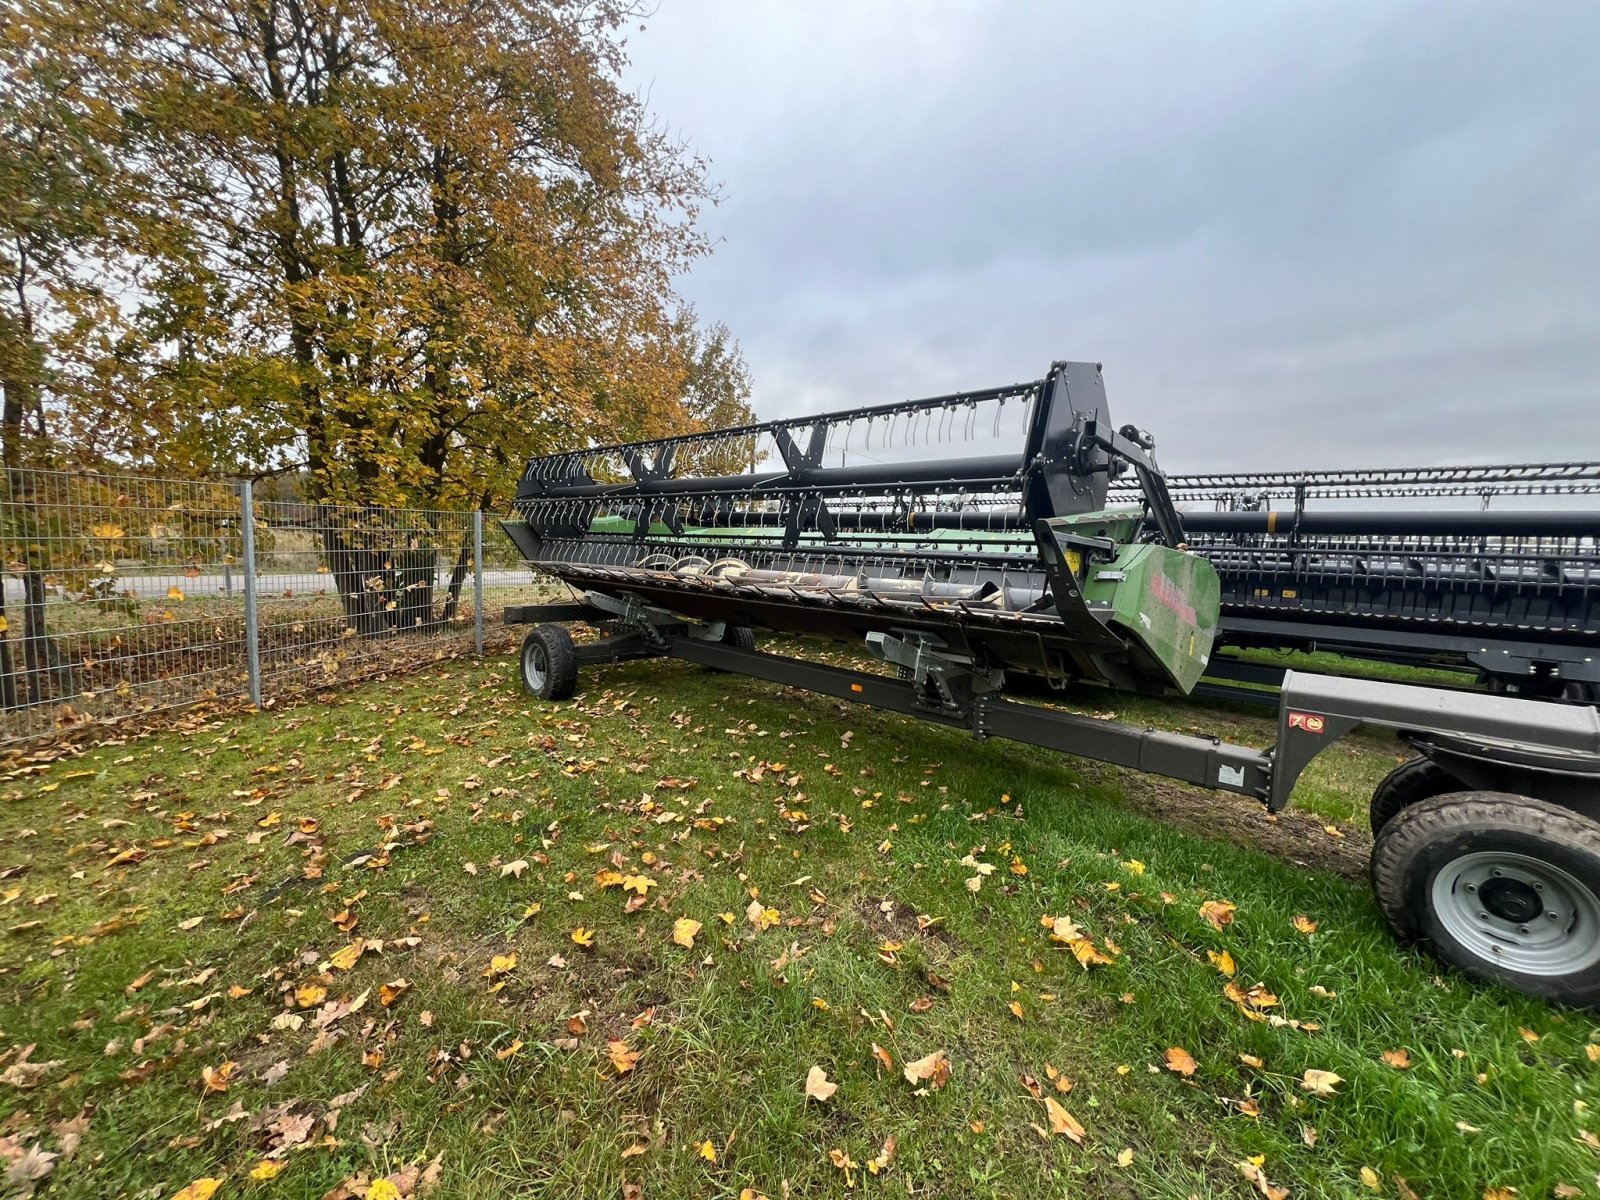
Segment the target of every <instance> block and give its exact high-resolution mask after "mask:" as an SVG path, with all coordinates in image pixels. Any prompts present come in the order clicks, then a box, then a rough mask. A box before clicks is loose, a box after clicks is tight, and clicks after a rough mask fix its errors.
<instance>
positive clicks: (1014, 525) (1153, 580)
mask: <svg viewBox="0 0 1600 1200" xmlns="http://www.w3.org/2000/svg"><path fill="white" fill-rule="evenodd" d="M1006 434H1011V435H1012V436H1014V437H1015V438H1017V440H1018V441H1019V442H1020V444H1021V446H1022V449H1021V451H1020V452H1018V451H1017V450H1016V449H1012V450H1011V452H1010V453H1004V452H995V453H977V452H972V453H966V454H952V452H953V451H957V450H960V449H962V448H963V447H967V448H971V449H973V450H982V449H992V448H993V443H995V442H996V441H998V440H1000V438H1002V437H1004V436H1005V435H1006ZM984 443H989V445H985V444H984ZM930 444H931V445H938V446H941V447H943V448H944V451H945V454H946V457H941V458H915V457H912V456H911V453H912V452H913V451H915V450H916V449H918V448H919V447H920V446H926V445H930ZM1153 445H1154V444H1153V442H1152V440H1151V439H1150V437H1149V435H1147V434H1144V433H1141V432H1140V431H1138V430H1137V429H1135V428H1134V427H1132V426H1125V427H1123V428H1122V429H1120V430H1119V429H1117V428H1116V427H1115V426H1113V425H1112V423H1111V418H1110V413H1109V409H1108V406H1107V403H1106V394H1105V386H1104V383H1103V381H1102V379H1101V373H1100V368H1099V366H1098V365H1096V364H1093V363H1056V364H1054V365H1053V366H1052V367H1051V368H1050V370H1049V372H1048V373H1047V374H1046V375H1045V377H1044V378H1043V379H1039V380H1035V381H1033V382H1031V383H1020V384H1013V385H1011V386H1010V387H1003V388H993V389H989V390H986V391H980V392H967V393H958V394H955V395H950V396H937V397H933V398H931V399H927V400H913V401H907V402H904V403H899V404H888V405H882V406H879V407H875V408H859V409H852V410H849V411H846V412H838V413H828V414H826V415H822V416H815V417H805V418H797V419H793V420H788V421H774V422H771V423H768V424H763V425H750V426H745V427H742V428H737V429H729V430H722V431H718V432H715V433H708V434H697V435H690V436H686V437H678V438H669V439H664V440H661V441H655V442H639V443H634V444H632V445H626V446H616V447H605V448H600V449H592V450H577V451H572V452H570V453H567V454H559V455H554V456H551V457H548V458H537V459H534V460H533V461H532V462H530V463H529V464H528V469H527V471H526V472H525V474H524V475H523V477H522V484H521V487H520V488H519V490H518V493H517V499H516V511H517V514H518V516H519V518H520V520H518V521H511V522H507V523H506V526H505V528H506V532H507V533H508V534H510V536H511V538H512V539H513V541H515V542H516V544H517V546H518V548H519V549H520V550H521V551H522V554H523V556H524V557H525V558H526V559H527V560H528V561H529V562H531V563H533V564H535V565H536V566H538V567H539V568H540V569H541V570H543V571H546V572H547V573H549V574H551V575H554V576H555V577H557V578H559V579H562V580H564V581H566V582H567V583H570V584H572V585H573V586H574V587H578V588H601V589H604V590H616V589H621V588H625V589H627V590H629V591H630V592H632V593H633V594H634V595H637V596H639V597H640V598H642V599H646V600H649V601H651V602H653V603H660V604H663V605H665V606H667V607H669V608H672V609H673V610H675V611H678V612H681V613H683V614H685V615H688V616H692V617H697V618H700V619H702V620H709V621H722V622H725V623H727V624H730V625H734V626H749V625H754V626H766V627H769V628H773V629H792V630H796V631H800V632H809V633H821V634H827V635H830V636H834V637H841V638H854V637H858V636H862V635H865V634H868V633H877V634H882V635H894V636H896V637H901V640H904V639H903V637H902V635H910V636H912V637H913V638H914V639H915V640H917V641H918V642H919V644H924V645H929V646H932V645H935V644H936V645H937V646H938V647H939V648H940V649H942V650H943V651H945V652H960V653H963V654H968V655H978V656H981V657H982V658H984V659H985V661H987V662H990V663H992V664H993V665H994V666H995V667H998V668H1005V669H1010V670H1013V671H1023V672H1028V673H1033V674H1037V675H1041V676H1045V677H1047V678H1050V679H1052V680H1055V681H1063V680H1067V679H1092V680H1096V681H1099V682H1105V683H1114V684H1117V685H1120V686H1124V687H1147V688H1157V687H1164V686H1172V687H1176V688H1178V689H1179V690H1181V691H1184V692H1188V691H1190V690H1191V689H1192V688H1193V687H1194V685H1195V683H1196V682H1197V681H1198V680H1199V678H1200V675H1201V673H1202V672H1203V671H1204V670H1205V667H1206V664H1207V662H1208V661H1209V656H1210V653H1211V646H1212V641H1213V639H1214V637H1215V635H1216V612H1217V605H1218V595H1219V589H1218V582H1217V575H1216V572H1215V571H1214V570H1213V569H1212V568H1211V566H1210V564H1209V563H1207V562H1206V561H1205V560H1204V559H1203V558H1199V557H1197V556H1195V555H1192V554H1187V553H1185V552H1183V551H1182V550H1180V549H1178V548H1177V547H1178V546H1180V545H1181V544H1182V541H1183V523H1182V520H1181V518H1180V517H1179V515H1178V513H1177V511H1176V509H1175V508H1174V507H1173V504H1172V501H1171V499H1170V498H1169V497H1168V496H1167V492H1166V487H1165V483H1164V479H1163V476H1162V474H1161V472H1160V470H1159V469H1158V468H1157V467H1156V463H1155V459H1154V457H1153V454H1152V451H1153ZM851 460H854V461H851ZM769 463H775V464H776V465H775V466H773V467H771V468H770V469H762V467H764V466H766V465H767V464H769ZM1125 474H1126V475H1128V476H1130V477H1132V478H1133V479H1135V480H1137V483H1138V486H1139V489H1140V494H1141V495H1142V497H1143V504H1142V505H1141V506H1137V507H1126V508H1122V509H1119V510H1114V511H1108V510H1107V509H1106V495H1107V490H1108V488H1109V486H1110V484H1111V482H1112V481H1113V480H1115V479H1118V478H1119V477H1121V476H1123V475H1125ZM871 644H872V645H873V646H874V647H875V648H876V649H878V650H879V651H885V650H892V649H893V647H892V645H891V644H890V642H887V641H886V640H885V638H883V637H879V638H875V639H874V640H873V642H872V643H871ZM886 656H887V657H890V658H891V660H892V661H897V662H898V661H899V659H897V658H894V655H893V653H887V654H886Z"/></svg>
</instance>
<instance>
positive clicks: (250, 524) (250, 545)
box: [239, 479, 261, 708]
mask: <svg viewBox="0 0 1600 1200" xmlns="http://www.w3.org/2000/svg"><path fill="white" fill-rule="evenodd" d="M239 510H240V522H239V532H240V533H241V535H242V536H243V542H244V546H243V550H244V654H245V662H246V664H247V665H248V668H249V672H250V703H251V704H253V705H255V706H256V707H257V708H260V707H261V626H260V622H259V620H258V618H257V613H256V505H255V485H254V484H253V483H252V482H251V481H250V480H248V479H241V480H240V481H239Z"/></svg>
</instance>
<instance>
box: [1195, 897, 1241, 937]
mask: <svg viewBox="0 0 1600 1200" xmlns="http://www.w3.org/2000/svg"><path fill="white" fill-rule="evenodd" d="M1238 911H1239V906H1238V905H1237V904H1234V903H1233V901H1231V900H1207V901H1206V902H1205V903H1204V904H1202V905H1201V906H1200V915H1201V916H1202V917H1204V918H1205V919H1206V920H1208V921H1210V922H1211V924H1212V926H1213V927H1214V928H1216V929H1218V930H1221V929H1222V927H1223V926H1224V925H1232V924H1233V914H1234V913H1236V912H1238Z"/></svg>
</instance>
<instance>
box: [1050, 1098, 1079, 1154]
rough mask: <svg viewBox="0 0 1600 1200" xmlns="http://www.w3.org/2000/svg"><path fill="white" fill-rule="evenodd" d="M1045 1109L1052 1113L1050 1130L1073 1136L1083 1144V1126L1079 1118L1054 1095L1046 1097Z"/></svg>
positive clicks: (1073, 1138) (1072, 1137)
mask: <svg viewBox="0 0 1600 1200" xmlns="http://www.w3.org/2000/svg"><path fill="white" fill-rule="evenodd" d="M1044 1110H1045V1112H1047V1113H1049V1114H1050V1132H1051V1133H1059V1134H1061V1135H1063V1136H1064V1137H1069V1138H1071V1139H1072V1140H1073V1141H1074V1142H1078V1143H1079V1144H1082V1142H1083V1126H1082V1125H1080V1124H1078V1119H1077V1118H1076V1117H1074V1116H1073V1115H1072V1114H1071V1113H1069V1112H1068V1111H1067V1110H1066V1109H1065V1108H1063V1107H1062V1106H1061V1103H1060V1101H1058V1100H1057V1099H1056V1098H1055V1097H1054V1096H1046V1097H1045V1098H1044Z"/></svg>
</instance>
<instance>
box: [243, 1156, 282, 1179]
mask: <svg viewBox="0 0 1600 1200" xmlns="http://www.w3.org/2000/svg"><path fill="white" fill-rule="evenodd" d="M283 1168H284V1162H283V1160H282V1159H280V1158H263V1159H262V1160H261V1161H260V1162H258V1163H257V1164H256V1165H255V1166H254V1167H252V1168H251V1169H250V1178H251V1179H256V1180H267V1179H276V1178H277V1177H278V1172H280V1171H282V1170H283Z"/></svg>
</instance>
